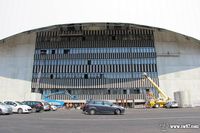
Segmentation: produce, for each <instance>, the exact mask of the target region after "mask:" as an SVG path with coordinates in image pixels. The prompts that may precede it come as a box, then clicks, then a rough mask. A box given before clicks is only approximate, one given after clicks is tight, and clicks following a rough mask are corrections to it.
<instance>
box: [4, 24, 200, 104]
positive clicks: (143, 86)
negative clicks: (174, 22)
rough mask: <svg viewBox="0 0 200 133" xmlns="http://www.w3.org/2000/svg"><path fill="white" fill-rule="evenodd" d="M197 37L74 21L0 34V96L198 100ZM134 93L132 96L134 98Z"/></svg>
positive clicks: (199, 55)
mask: <svg viewBox="0 0 200 133" xmlns="http://www.w3.org/2000/svg"><path fill="white" fill-rule="evenodd" d="M199 58H200V41H199V40H196V39H194V38H191V37H188V36H185V35H182V34H178V33H175V32H172V31H168V30H165V29H161V28H155V27H148V26H142V25H135V24H126V23H80V24H66V25H55V26H50V27H45V28H41V29H35V30H31V31H26V32H23V33H20V34H17V35H14V36H11V37H8V38H5V39H3V40H1V41H0V92H1V93H0V100H6V99H10V100H30V99H32V100H34V99H37V97H38V93H40V94H41V95H42V96H43V97H44V96H50V98H51V99H58V100H69V99H75V100H76V99H81V100H87V99H90V98H94V99H95V98H96V99H107V100H115V99H145V94H146V92H147V91H152V92H154V94H157V91H156V90H155V89H154V87H153V86H152V85H151V84H150V83H149V82H148V81H147V80H145V79H143V78H142V73H143V72H146V73H147V74H148V75H149V76H150V77H151V78H152V79H153V80H154V81H155V82H156V83H157V84H159V86H160V87H161V88H162V89H163V90H164V91H165V92H166V93H167V94H168V95H169V96H170V97H172V98H173V97H174V94H175V93H176V92H183V95H181V96H184V103H185V104H187V105H190V106H199V105H200V94H199V89H200V60H199ZM136 97H140V98H136Z"/></svg>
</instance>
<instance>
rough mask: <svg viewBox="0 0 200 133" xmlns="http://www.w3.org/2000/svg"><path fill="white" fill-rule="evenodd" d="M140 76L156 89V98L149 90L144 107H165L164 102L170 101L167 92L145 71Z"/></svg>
mask: <svg viewBox="0 0 200 133" xmlns="http://www.w3.org/2000/svg"><path fill="white" fill-rule="evenodd" d="M142 76H143V77H144V78H146V79H147V80H148V81H149V82H150V83H151V84H152V85H153V86H154V88H155V89H156V90H157V91H158V94H159V96H158V98H156V97H155V96H154V94H153V93H152V92H149V94H148V96H149V97H148V98H147V101H146V107H150V108H152V107H153V108H159V107H165V104H166V103H168V102H170V101H171V98H170V97H169V96H167V94H166V93H165V92H164V91H163V90H162V89H161V88H160V87H159V86H158V85H157V84H156V83H155V82H154V81H153V80H152V79H151V78H150V77H149V76H148V75H147V73H143V74H142Z"/></svg>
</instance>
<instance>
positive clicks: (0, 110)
mask: <svg viewBox="0 0 200 133" xmlns="http://www.w3.org/2000/svg"><path fill="white" fill-rule="evenodd" d="M1 114H12V107H10V106H9V105H6V104H4V103H2V102H0V115H1Z"/></svg>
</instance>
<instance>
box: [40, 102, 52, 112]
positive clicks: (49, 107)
mask: <svg viewBox="0 0 200 133" xmlns="http://www.w3.org/2000/svg"><path fill="white" fill-rule="evenodd" d="M41 103H42V105H43V110H44V111H50V110H51V105H50V104H49V103H48V102H45V101H41Z"/></svg>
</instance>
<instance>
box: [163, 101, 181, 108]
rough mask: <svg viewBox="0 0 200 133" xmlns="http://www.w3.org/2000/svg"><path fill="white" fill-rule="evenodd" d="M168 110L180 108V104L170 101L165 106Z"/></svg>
mask: <svg viewBox="0 0 200 133" xmlns="http://www.w3.org/2000/svg"><path fill="white" fill-rule="evenodd" d="M165 107H166V108H178V107H179V106H178V103H177V102H176V101H170V102H168V103H166V104H165Z"/></svg>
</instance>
